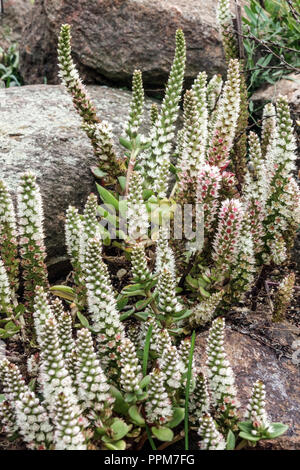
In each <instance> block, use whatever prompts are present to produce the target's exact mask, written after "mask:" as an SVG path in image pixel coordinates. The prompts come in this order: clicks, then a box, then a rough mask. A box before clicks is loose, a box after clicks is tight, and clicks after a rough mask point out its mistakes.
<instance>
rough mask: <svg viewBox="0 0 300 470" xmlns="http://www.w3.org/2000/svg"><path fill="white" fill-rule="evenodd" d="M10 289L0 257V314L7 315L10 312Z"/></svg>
mask: <svg viewBox="0 0 300 470" xmlns="http://www.w3.org/2000/svg"><path fill="white" fill-rule="evenodd" d="M12 297H13V295H12V291H11V288H10V285H9V280H8V276H7V274H6V270H5V267H4V264H3V262H2V260H1V259H0V312H1V315H6V316H9V314H10V313H11V312H12V307H11V305H12Z"/></svg>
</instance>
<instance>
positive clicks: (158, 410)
mask: <svg viewBox="0 0 300 470" xmlns="http://www.w3.org/2000/svg"><path fill="white" fill-rule="evenodd" d="M164 380H165V375H164V373H163V372H162V371H161V370H159V369H154V370H153V371H152V372H151V373H150V383H149V386H148V398H147V402H146V405H145V411H146V416H147V421H148V423H151V424H155V425H158V426H159V425H163V424H165V423H167V422H168V421H170V420H171V419H172V415H173V411H172V403H171V400H170V398H169V397H168V393H167V392H166V389H165V387H164Z"/></svg>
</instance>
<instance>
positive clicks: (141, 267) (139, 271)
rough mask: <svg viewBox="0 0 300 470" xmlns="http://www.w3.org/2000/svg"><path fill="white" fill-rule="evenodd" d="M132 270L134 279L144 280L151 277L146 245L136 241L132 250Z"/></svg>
mask: <svg viewBox="0 0 300 470" xmlns="http://www.w3.org/2000/svg"><path fill="white" fill-rule="evenodd" d="M131 272H132V277H133V280H134V281H137V282H144V281H146V280H147V279H149V278H150V276H151V274H150V271H149V269H148V265H147V259H146V255H145V247H144V245H143V244H142V243H135V244H134V245H133V246H132V251H131Z"/></svg>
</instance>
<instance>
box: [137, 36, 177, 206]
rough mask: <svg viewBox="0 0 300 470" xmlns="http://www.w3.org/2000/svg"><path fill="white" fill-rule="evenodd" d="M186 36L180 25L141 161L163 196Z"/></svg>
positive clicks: (147, 180)
mask: <svg viewBox="0 0 300 470" xmlns="http://www.w3.org/2000/svg"><path fill="white" fill-rule="evenodd" d="M185 49H186V47H185V39H184V35H183V32H182V30H181V29H179V30H177V31H176V50H175V57H174V61H173V65H172V68H171V72H170V76H169V79H168V83H167V88H166V93H165V97H164V100H163V103H162V106H161V110H160V114H159V117H158V119H157V120H156V121H155V124H154V126H153V129H152V133H151V136H150V138H151V141H152V146H151V151H150V152H149V155H148V157H147V159H146V160H145V162H144V176H145V180H146V182H147V184H150V186H151V185H154V189H155V191H156V193H157V194H158V195H159V196H160V197H164V196H166V193H167V190H168V174H169V166H170V153H171V142H172V139H173V137H174V130H175V126H174V124H175V121H176V119H177V115H178V111H179V106H178V105H179V101H180V97H181V91H182V84H183V76H184V69H185V58H186V50H185Z"/></svg>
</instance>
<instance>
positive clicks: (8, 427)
mask: <svg viewBox="0 0 300 470" xmlns="http://www.w3.org/2000/svg"><path fill="white" fill-rule="evenodd" d="M17 430H18V426H17V423H16V416H15V413H14V410H13V408H12V407H11V406H10V404H9V402H8V401H2V402H1V403H0V432H1V433H5V434H6V435H7V436H8V437H11V436H13V434H14V433H15V432H16V431H17Z"/></svg>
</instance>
